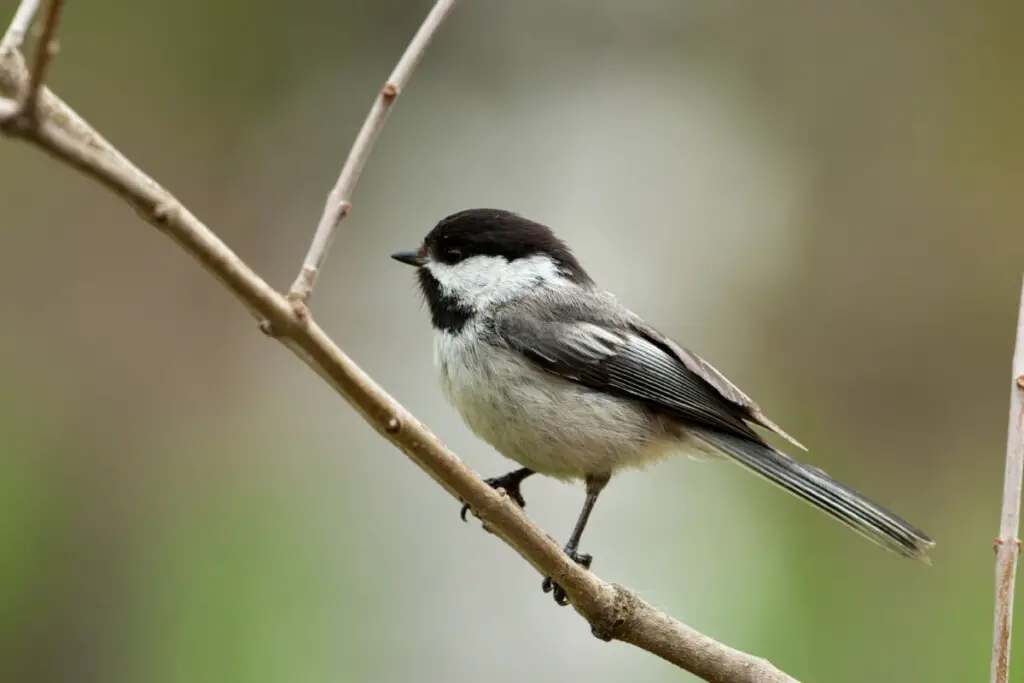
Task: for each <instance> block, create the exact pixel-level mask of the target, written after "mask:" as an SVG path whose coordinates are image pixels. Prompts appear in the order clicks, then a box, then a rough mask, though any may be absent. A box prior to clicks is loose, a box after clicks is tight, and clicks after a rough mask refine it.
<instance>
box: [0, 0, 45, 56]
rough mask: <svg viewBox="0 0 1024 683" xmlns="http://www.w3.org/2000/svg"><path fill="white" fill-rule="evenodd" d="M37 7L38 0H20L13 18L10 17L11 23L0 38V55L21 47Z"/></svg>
mask: <svg viewBox="0 0 1024 683" xmlns="http://www.w3.org/2000/svg"><path fill="white" fill-rule="evenodd" d="M38 9H39V0H21V4H20V5H18V9H17V11H15V13H14V18H13V19H11V25H10V26H8V27H7V31H6V32H5V33H4V37H3V39H2V40H0V56H3V55H6V54H7V53H8V52H14V51H15V50H20V49H21V45H22V43H24V42H25V36H26V35H27V34H28V27H29V26H31V25H32V18H33V17H34V16H35V15H36V11H38Z"/></svg>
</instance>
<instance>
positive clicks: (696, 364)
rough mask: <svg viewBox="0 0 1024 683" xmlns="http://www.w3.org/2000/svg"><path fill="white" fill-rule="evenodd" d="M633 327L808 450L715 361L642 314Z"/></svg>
mask: <svg viewBox="0 0 1024 683" xmlns="http://www.w3.org/2000/svg"><path fill="white" fill-rule="evenodd" d="M633 327H634V329H636V330H637V331H638V332H640V334H643V335H644V336H645V337H647V338H648V339H651V340H653V341H655V342H657V343H658V344H659V345H660V346H662V347H664V348H666V349H668V350H670V351H671V353H672V355H674V356H675V357H676V358H678V359H679V360H680V362H682V363H683V364H684V365H685V366H686V367H687V368H689V369H690V371H691V372H693V373H695V374H697V375H698V376H699V377H700V378H701V379H703V380H704V381H705V382H707V383H708V384H710V385H711V386H712V387H714V388H715V390H716V391H718V393H719V394H721V395H722V396H723V397H724V398H725V399H727V400H728V401H729V402H731V403H733V404H735V405H737V406H739V407H740V408H742V409H743V410H744V411H745V412H746V414H747V415H746V419H748V420H750V421H751V422H753V423H755V424H758V425H760V426H762V427H764V428H765V429H768V430H770V431H772V432H774V433H775V434H778V435H779V436H781V437H782V438H783V439H785V440H786V441H788V442H790V443H791V444H793V445H794V446H796V447H797V448H799V449H801V450H804V451H806V450H807V447H806V446H804V445H803V444H802V443H800V442H799V441H797V440H796V439H794V438H793V437H792V436H790V435H789V434H787V433H786V432H784V431H783V430H782V427H780V426H778V425H777V424H775V423H774V422H772V421H771V420H769V419H768V416H767V415H765V414H764V413H762V412H761V408H759V407H758V405H757V404H756V403H754V401H753V400H751V398H750V397H749V396H747V395H746V394H744V393H743V392H742V391H740V388H739V387H737V386H736V385H735V384H733V383H732V382H730V381H729V380H728V379H726V377H725V375H723V374H722V373H720V372H719V371H718V370H716V369H715V367H714V366H713V365H711V363H709V362H707V361H706V360H704V359H703V358H701V357H700V356H698V355H697V354H696V353H694V352H693V351H689V350H687V349H684V348H683V347H682V346H680V345H679V344H676V343H675V342H674V341H672V340H671V339H669V338H668V337H666V336H665V335H663V334H661V333H660V332H658V331H657V330H655V329H654V328H653V327H651V326H650V325H648V324H647V323H645V322H643V321H642V320H640V319H639V318H635V319H634V321H633Z"/></svg>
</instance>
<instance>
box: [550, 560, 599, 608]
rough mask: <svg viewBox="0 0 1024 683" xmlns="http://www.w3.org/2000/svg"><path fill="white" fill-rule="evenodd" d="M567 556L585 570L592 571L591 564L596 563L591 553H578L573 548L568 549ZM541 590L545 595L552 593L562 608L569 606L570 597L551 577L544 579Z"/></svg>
mask: <svg viewBox="0 0 1024 683" xmlns="http://www.w3.org/2000/svg"><path fill="white" fill-rule="evenodd" d="M565 554H566V555H568V556H569V559H570V560H572V561H573V562H575V563H576V564H578V565H579V566H581V567H583V568H584V569H590V565H591V563H593V561H594V556H593V555H590V554H589V553H580V552H576V551H575V550H574V549H572V548H566V549H565ZM540 587H541V589H542V590H543V591H544V592H545V593H551V596H552V597H553V598H554V599H555V602H556V603H557V604H559V605H561V606H563V607H564V606H565V605H568V604H569V597H568V596H567V595H566V594H565V591H564V590H562V587H561V586H559V585H558V584H557V583H555V582H554V581H552V580H551V577H550V576H549V577H547V578H546V579H544V583H542V584H541V585H540Z"/></svg>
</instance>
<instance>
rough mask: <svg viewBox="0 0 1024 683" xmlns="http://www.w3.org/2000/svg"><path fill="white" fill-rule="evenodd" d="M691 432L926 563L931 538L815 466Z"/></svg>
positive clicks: (736, 440) (740, 441)
mask: <svg viewBox="0 0 1024 683" xmlns="http://www.w3.org/2000/svg"><path fill="white" fill-rule="evenodd" d="M696 436H697V437H698V438H700V439H701V440H702V441H704V442H705V443H707V444H708V445H710V446H712V447H714V448H715V449H717V450H720V451H722V452H723V453H725V454H726V455H728V456H729V457H731V458H732V459H734V460H736V461H737V462H739V463H740V464H741V465H743V466H744V467H747V468H748V469H750V470H752V471H753V472H754V473H755V474H758V475H760V476H762V477H764V478H765V479H767V480H768V481H770V482H772V483H773V484H775V485H777V486H780V487H782V488H783V489H785V490H786V491H789V492H790V493H792V494H794V495H796V496H797V497H799V498H801V499H802V500H804V501H806V502H808V503H810V504H812V505H814V506H815V507H818V508H820V509H822V510H824V511H825V512H827V513H828V514H830V515H832V516H833V517H835V518H836V519H837V520H839V521H840V522H842V523H843V524H845V525H846V526H848V527H850V528H851V529H853V530H854V531H856V532H857V533H859V534H861V535H862V536H865V537H866V538H868V539H869V540H871V541H873V542H875V543H877V544H878V545H880V546H882V547H884V548H886V549H887V550H891V551H893V552H896V553H899V554H900V555H903V556H904V557H910V558H912V559H915V560H919V561H921V562H924V563H925V564H930V563H931V561H930V560H929V558H928V555H927V551H928V550H929V549H930V548H931V547H932V546H934V545H935V542H934V541H933V540H932V539H931V538H929V537H928V535H927V534H925V533H924V532H923V531H921V530H920V529H918V528H916V527H914V526H913V525H911V524H909V523H908V522H906V521H904V520H903V519H901V518H900V517H897V516H896V515H894V514H893V513H891V512H889V511H888V510H886V509H885V508H883V507H881V506H879V505H876V504H875V503H872V502H871V501H870V500H868V499H867V498H865V497H864V496H863V495H861V494H860V493H858V492H857V491H854V490H853V489H851V488H849V487H847V486H844V485H843V484H840V483H839V482H837V481H836V480H834V479H832V478H831V477H829V476H828V475H827V474H825V473H824V472H823V471H821V470H819V469H817V468H816V467H810V466H808V465H803V464H801V463H799V462H797V461H796V460H793V459H792V458H790V457H789V456H787V455H785V454H784V453H781V452H779V451H777V450H775V449H774V448H772V447H771V446H768V445H767V444H762V443H758V442H756V441H752V440H750V439H744V438H741V437H738V436H733V435H730V434H722V433H720V432H712V431H710V430H701V431H700V432H698V433H697V434H696Z"/></svg>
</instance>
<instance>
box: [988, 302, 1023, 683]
mask: <svg viewBox="0 0 1024 683" xmlns="http://www.w3.org/2000/svg"><path fill="white" fill-rule="evenodd" d="M1022 477H1024V289H1022V291H1021V299H1020V311H1019V313H1018V318H1017V341H1016V344H1015V346H1014V351H1013V369H1012V372H1011V376H1010V430H1009V434H1008V435H1007V437H1006V471H1005V473H1004V475H1003V511H1002V517H1001V519H1000V521H999V538H997V539H996V543H995V547H996V607H995V633H994V635H993V641H992V670H991V682H992V683H1007V682H1008V681H1009V680H1010V631H1011V629H1012V627H1013V588H1014V579H1015V577H1016V574H1017V557H1018V555H1019V554H1020V539H1019V538H1018V537H1017V534H1018V529H1019V526H1020V497H1021V479H1022Z"/></svg>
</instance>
